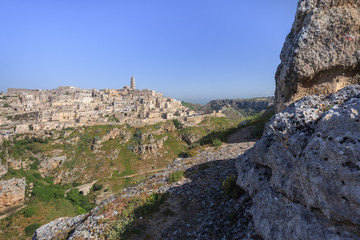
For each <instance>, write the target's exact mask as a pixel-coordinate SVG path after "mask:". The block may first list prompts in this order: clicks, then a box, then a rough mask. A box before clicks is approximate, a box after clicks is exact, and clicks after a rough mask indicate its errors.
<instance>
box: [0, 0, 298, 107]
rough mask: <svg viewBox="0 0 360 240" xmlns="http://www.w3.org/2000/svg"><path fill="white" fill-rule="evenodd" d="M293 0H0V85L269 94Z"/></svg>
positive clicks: (202, 95) (202, 96)
mask: <svg viewBox="0 0 360 240" xmlns="http://www.w3.org/2000/svg"><path fill="white" fill-rule="evenodd" d="M296 6H297V0H272V1H269V0H257V1H245V0H151V1H149V0H31V1H29V0H0V91H6V90H7V89H8V88H29V89H54V88H57V87H58V86H75V87H80V88H85V89H93V88H95V89H105V88H112V89H120V88H122V87H123V86H125V85H129V84H130V78H131V76H132V75H134V77H135V80H136V87H137V88H139V89H153V90H155V91H157V92H162V93H163V94H164V95H165V96H169V97H174V98H176V99H178V100H184V101H190V102H197V103H205V102H207V101H208V100H212V99H224V98H248V97H262V96H272V95H274V90H275V80H274V75H275V71H276V68H277V66H278V65H279V63H280V57H279V56H280V52H281V48H282V46H283V43H284V41H285V38H286V36H287V34H288V33H289V32H290V29H291V26H292V23H293V21H294V18H295V12H296Z"/></svg>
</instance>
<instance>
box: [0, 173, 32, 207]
mask: <svg viewBox="0 0 360 240" xmlns="http://www.w3.org/2000/svg"><path fill="white" fill-rule="evenodd" d="M25 187H26V180H25V178H12V179H9V180H1V181H0V212H2V211H5V210H7V209H8V208H11V207H16V206H18V205H19V204H21V203H23V202H24V200H25Z"/></svg>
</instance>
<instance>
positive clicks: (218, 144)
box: [212, 138, 222, 147]
mask: <svg viewBox="0 0 360 240" xmlns="http://www.w3.org/2000/svg"><path fill="white" fill-rule="evenodd" d="M221 144H222V142H221V140H220V139H218V138H215V139H213V141H212V145H213V146H215V147H217V146H221Z"/></svg>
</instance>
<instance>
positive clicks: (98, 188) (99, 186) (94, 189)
mask: <svg viewBox="0 0 360 240" xmlns="http://www.w3.org/2000/svg"><path fill="white" fill-rule="evenodd" d="M102 188H103V185H102V184H98V183H95V184H94V185H93V186H92V190H93V191H94V192H95V191H100V190H101V189H102Z"/></svg>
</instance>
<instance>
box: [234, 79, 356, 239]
mask: <svg viewBox="0 0 360 240" xmlns="http://www.w3.org/2000/svg"><path fill="white" fill-rule="evenodd" d="M359 112H360V86H359V85H357V86H348V87H346V88H344V89H343V90H341V91H339V92H337V93H334V94H331V95H328V96H307V97H305V98H303V99H301V100H300V101H297V102H295V103H294V104H292V105H290V106H289V107H288V108H286V109H285V111H283V112H281V113H278V114H277V115H275V116H274V117H273V118H272V119H271V121H270V122H269V123H268V124H267V125H266V128H265V130H264V135H263V137H262V138H261V140H260V141H258V142H257V143H256V144H255V146H254V147H253V148H252V149H251V150H249V151H248V152H247V153H246V154H244V155H242V156H241V157H240V158H239V159H238V160H237V163H236V166H237V169H238V174H239V175H238V179H237V183H238V184H239V185H240V187H242V188H243V189H245V190H246V191H247V192H248V193H249V194H250V196H251V198H252V200H253V205H252V207H251V211H250V212H251V215H252V216H253V221H254V224H255V228H256V230H257V232H258V233H259V234H260V235H261V236H262V237H263V238H264V239H359V238H360V232H359V229H360V192H359V191H358V190H359V189H360V178H359V176H360V121H359V119H360V117H359Z"/></svg>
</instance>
